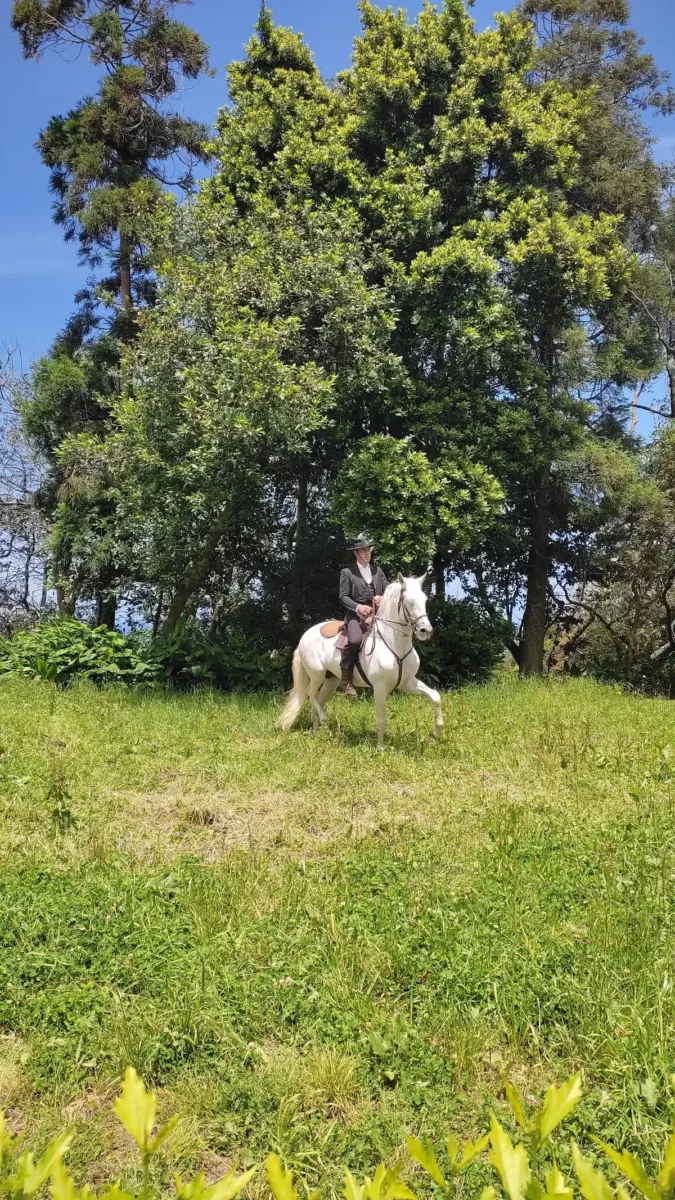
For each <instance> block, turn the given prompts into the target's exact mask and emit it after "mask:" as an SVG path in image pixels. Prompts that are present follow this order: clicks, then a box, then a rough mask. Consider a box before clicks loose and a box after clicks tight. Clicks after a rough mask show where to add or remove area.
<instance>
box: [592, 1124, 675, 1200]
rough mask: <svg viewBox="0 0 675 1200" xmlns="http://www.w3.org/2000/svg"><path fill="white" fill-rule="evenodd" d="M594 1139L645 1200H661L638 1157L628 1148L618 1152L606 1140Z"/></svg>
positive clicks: (657, 1190)
mask: <svg viewBox="0 0 675 1200" xmlns="http://www.w3.org/2000/svg"><path fill="white" fill-rule="evenodd" d="M594 1141H595V1142H596V1144H597V1145H598V1146H599V1147H600V1149H601V1150H604V1152H605V1154H606V1155H607V1157H608V1158H609V1159H611V1161H612V1162H613V1163H614V1165H615V1166H616V1167H618V1168H619V1170H620V1171H622V1172H623V1174H624V1175H625V1176H626V1179H629V1180H630V1182H631V1183H632V1184H633V1185H634V1186H635V1187H636V1188H637V1190H638V1191H639V1192H641V1194H642V1195H643V1196H645V1197H646V1200H661V1193H660V1191H659V1189H658V1188H657V1186H656V1184H654V1183H652V1181H651V1179H650V1178H649V1176H648V1174H647V1172H646V1171H645V1169H644V1167H643V1165H642V1163H641V1162H640V1160H639V1158H636V1156H635V1155H634V1154H631V1152H630V1150H622V1151H621V1153H619V1151H618V1150H615V1149H614V1147H613V1146H608V1145H607V1143H606V1142H601V1141H599V1139H598V1138H594Z"/></svg>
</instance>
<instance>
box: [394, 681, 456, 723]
mask: <svg viewBox="0 0 675 1200" xmlns="http://www.w3.org/2000/svg"><path fill="white" fill-rule="evenodd" d="M400 690H401V691H402V692H411V693H412V695H413V696H426V697H427V699H428V700H431V703H432V704H433V706H434V731H433V734H432V737H438V736H439V735H440V732H441V729H442V728H443V725H444V724H445V722H444V721H443V709H442V708H441V695H440V692H437V691H436V689H435V688H430V687H427V685H426V683H422V680H421V679H411V680H410V682H409V683H404V684H402V685H401V688H400Z"/></svg>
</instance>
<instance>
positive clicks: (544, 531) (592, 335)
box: [503, 0, 673, 673]
mask: <svg viewBox="0 0 675 1200" xmlns="http://www.w3.org/2000/svg"><path fill="white" fill-rule="evenodd" d="M521 7H522V11H523V13H524V14H525V15H526V16H528V17H530V18H532V19H533V20H534V22H535V27H536V29H537V33H538V39H539V47H538V52H537V56H536V60H535V62H534V63H533V67H534V70H533V74H532V78H533V83H534V86H535V87H537V88H538V87H544V88H545V87H546V86H548V85H550V83H551V82H556V83H560V84H562V85H563V86H564V87H565V88H566V90H568V91H570V92H571V93H572V94H574V95H575V96H577V97H579V98H580V99H581V100H582V101H583V104H582V107H581V110H580V118H579V119H580V131H581V133H582V137H581V138H580V140H579V143H578V153H579V158H578V169H577V170H576V171H575V172H574V173H573V174H572V175H571V176H570V178H569V180H568V181H567V183H566V186H565V201H566V204H567V206H568V210H569V211H570V212H571V213H574V212H576V213H579V214H589V215H591V216H592V217H593V218H594V219H602V214H603V213H608V214H613V215H615V216H617V217H619V218H620V221H621V223H620V225H619V226H618V231H619V232H620V234H621V238H622V240H623V242H624V244H625V245H626V247H627V249H629V250H640V251H642V250H644V248H645V246H646V245H647V243H648V241H649V238H650V236H651V234H650V230H651V228H652V225H653V223H654V221H655V220H656V219H658V213H659V182H660V180H659V172H658V169H657V167H656V165H655V164H654V162H653V160H652V157H651V154H650V145H651V137H650V134H649V132H648V130H647V128H646V127H645V124H644V119H643V117H642V114H643V112H644V111H646V110H648V109H652V110H661V111H671V110H672V105H673V97H672V93H671V92H670V91H669V90H665V91H664V90H663V85H664V84H665V82H666V76H665V74H664V73H662V72H660V71H659V70H658V68H657V66H656V64H655V62H654V59H653V58H652V56H651V55H649V54H645V53H644V50H643V43H642V41H641V40H640V39H639V38H638V37H637V35H636V34H635V33H634V31H633V30H631V29H630V28H628V27H627V22H628V18H629V10H628V5H627V3H625V0H560V2H558V0H556V3H554V4H551V3H550V2H548V0H524V3H523V4H522V6H521ZM584 326H585V330H586V334H587V336H586V337H585V339H582V340H581V341H580V340H579V339H578V338H577V339H575V341H577V347H576V348H575V349H574V352H573V355H572V366H573V370H572V372H571V375H570V370H569V366H570V361H569V360H570V355H569V330H568V331H567V332H566V333H565V335H564V336H562V337H561V330H560V328H558V329H556V322H555V320H553V321H551V320H550V315H549V317H547V318H546V321H545V322H544V323H543V324H541V326H540V333H539V343H540V345H542V346H543V345H547V346H548V350H547V353H546V357H545V359H543V360H542V363H541V365H542V366H543V368H544V371H545V373H546V375H547V376H548V378H549V382H550V386H551V389H552V392H553V391H554V390H555V389H556V387H557V388H558V389H559V388H560V387H561V385H562V387H563V388H564V387H565V386H566V385H565V382H564V376H567V377H568V385H571V387H572V390H573V393H576V394H577V395H578V397H579V399H580V400H584V401H587V402H588V403H589V408H588V410H587V417H586V423H587V426H588V428H589V429H591V430H593V431H594V432H595V433H596V434H597V435H598V436H600V437H603V438H607V437H615V438H616V437H618V438H619V439H621V438H622V437H623V432H624V425H625V418H626V413H627V402H626V396H625V389H626V387H628V388H630V390H631V391H632V392H633V395H634V403H635V404H637V403H638V400H639V395H640V391H641V389H642V387H643V386H644V383H645V381H646V380H648V379H649V378H650V377H652V376H653V375H654V374H655V373H656V372H657V371H658V354H657V346H656V339H655V336H654V330H653V329H650V328H649V322H648V321H647V320H645V313H644V312H643V311H641V309H640V305H639V304H637V303H636V302H635V296H634V290H633V286H628V287H627V288H623V289H622V290H621V292H620V293H617V292H616V291H615V292H614V296H613V303H612V304H606V303H604V304H603V303H600V304H598V305H596V307H595V311H593V310H592V309H591V310H587V312H586V315H585V318H584ZM583 342H585V345H584V347H583V353H582V357H581V360H579V358H578V348H579V346H580V345H582V344H583ZM575 359H576V363H575V361H574V360H575ZM578 366H581V368H582V370H581V371H579V370H578ZM563 458H564V453H563ZM564 476H565V471H564V470H563V471H562V472H560V471H558V470H557V469H556V467H555V463H554V462H553V461H552V458H550V459H549V461H548V462H543V463H541V465H540V466H538V467H537V468H536V469H535V471H534V472H533V474H532V476H531V478H530V483H529V486H528V487H527V488H525V489H523V488H521V487H518V486H516V488H515V490H514V489H513V488H512V489H511V495H512V497H513V500H514V503H513V505H512V508H511V512H512V516H513V520H514V523H515V525H516V527H518V528H520V529H521V530H523V531H525V532H526V535H527V539H528V541H529V543H530V545H529V551H528V555H527V564H525V562H524V561H523V551H522V549H521V546H522V537H521V536H520V535H517V536H515V537H512V538H511V539H507V540H506V544H508V543H509V542H510V544H511V546H512V548H513V550H514V551H515V553H516V555H517V557H515V558H514V557H512V558H511V562H510V564H509V565H508V567H507V569H506V571H505V577H506V578H507V579H508V581H509V583H510V584H511V585H512V582H513V579H514V577H515V578H516V579H517V578H518V576H521V577H523V576H524V577H525V578H526V587H525V594H526V604H525V612H524V619H523V625H522V637H521V642H520V644H515V645H514V646H513V650H514V654H515V655H516V657H517V659H518V661H519V663H520V665H521V669H523V670H525V671H528V672H529V671H534V672H536V673H539V672H540V671H541V670H542V669H543V647H544V634H545V630H546V626H547V623H548V620H549V615H550V614H549V613H548V612H547V601H546V597H547V593H548V591H549V588H548V577H549V575H550V574H551V571H552V570H553V569H554V564H555V560H556V558H558V560H559V561H560V560H561V558H562V563H563V565H564V567H565V569H566V571H567V573H568V575H569V572H570V570H571V567H572V564H573V561H574V558H575V557H577V559H578V554H577V550H578V545H577V543H578V539H574V538H573V539H572V543H574V552H573V554H572V555H570V538H569V536H568V534H569V518H570V514H571V513H572V512H573V510H574V504H573V500H572V496H571V494H570V493H569V492H568V491H567V490H566V489H565V488H564V487H562V489H561V487H560V486H559V484H560V481H561V480H562V479H564ZM519 492H520V495H518V493H519ZM519 559H520V561H519ZM503 561H504V560H503ZM504 565H505V566H506V563H504Z"/></svg>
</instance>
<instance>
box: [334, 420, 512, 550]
mask: <svg viewBox="0 0 675 1200" xmlns="http://www.w3.org/2000/svg"><path fill="white" fill-rule="evenodd" d="M502 499H503V493H502V490H501V488H500V486H499V484H498V483H497V481H496V480H495V479H494V477H493V476H492V475H490V474H489V472H488V471H486V470H485V469H484V468H483V467H480V466H476V465H475V464H473V463H457V462H454V461H452V460H451V459H450V457H449V456H446V457H443V458H439V459H437V460H436V461H435V462H433V463H431V462H429V460H428V458H427V457H426V455H425V454H424V453H423V452H422V451H421V450H415V449H414V447H413V446H411V444H410V443H409V442H407V441H397V440H396V439H395V438H392V437H387V436H385V435H383V434H379V435H376V436H375V437H371V438H367V439H364V440H363V441H362V442H361V443H360V444H359V447H358V449H357V450H355V451H354V452H353V453H352V454H351V455H350V456H349V457H348V458H347V459H346V461H345V463H344V466H343V468H342V470H341V472H340V475H339V477H338V481H337V487H336V493H335V500H334V509H335V512H336V514H337V516H338V519H339V520H340V523H341V524H342V526H343V528H344V529H345V532H346V533H347V536H348V537H352V538H353V537H356V536H357V535H358V533H359V530H360V528H361V526H362V525H363V523H364V518H365V519H366V521H367V523H368V525H369V531H370V533H371V535H372V536H373V537H374V538H375V541H376V543H377V552H378V556H379V558H380V559H381V560H382V562H383V563H385V564H386V565H388V566H390V567H393V566H394V565H395V564H396V565H401V566H402V567H404V568H405V567H408V568H414V567H418V568H419V567H424V566H426V565H428V563H429V562H430V560H431V559H432V558H433V556H434V554H435V552H436V548H437V546H438V545H439V544H441V545H443V546H444V547H445V548H447V549H448V550H450V549H454V550H456V549H457V548H462V549H466V548H467V547H468V546H470V545H472V544H475V543H476V542H477V541H478V540H479V538H480V535H481V534H482V533H483V532H484V530H485V528H486V527H487V526H489V525H490V524H491V522H493V521H494V519H495V517H496V515H497V513H498V512H499V508H500V506H501V501H502Z"/></svg>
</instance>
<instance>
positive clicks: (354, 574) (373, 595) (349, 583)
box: [338, 533, 387, 696]
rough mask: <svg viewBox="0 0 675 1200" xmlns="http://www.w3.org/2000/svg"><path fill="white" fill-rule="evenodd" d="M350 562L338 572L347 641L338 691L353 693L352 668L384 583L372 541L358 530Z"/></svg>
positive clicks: (354, 690)
mask: <svg viewBox="0 0 675 1200" xmlns="http://www.w3.org/2000/svg"><path fill="white" fill-rule="evenodd" d="M351 549H352V550H353V552H354V561H353V563H350V565H349V566H348V567H345V568H344V570H343V571H342V573H341V575H340V604H341V605H342V607H343V608H344V610H345V628H346V631H347V644H346V646H345V648H344V650H343V651H342V656H341V661H340V666H341V668H342V679H341V681H340V685H339V688H338V691H341V692H344V693H345V695H346V696H355V695H356V689H355V687H354V683H353V679H354V667H355V666H356V660H357V658H358V656H359V647H360V645H361V642H362V640H363V635H364V633H365V632H366V631H367V629H368V627H369V619H370V618H371V617H372V616H373V612H377V609H378V607H379V603H380V600H381V599H382V596H383V595H384V589H385V588H386V586H387V580H386V579H385V575H384V571H383V570H382V568H381V567H379V566H378V565H377V563H375V562H373V561H372V554H373V542H372V541H371V539H370V538H369V537H368V536H367V535H366V534H365V533H362V534H360V535H359V537H357V539H356V541H355V542H354V545H353V546H352V547H351Z"/></svg>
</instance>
